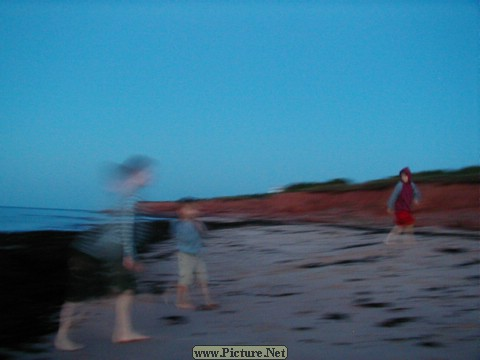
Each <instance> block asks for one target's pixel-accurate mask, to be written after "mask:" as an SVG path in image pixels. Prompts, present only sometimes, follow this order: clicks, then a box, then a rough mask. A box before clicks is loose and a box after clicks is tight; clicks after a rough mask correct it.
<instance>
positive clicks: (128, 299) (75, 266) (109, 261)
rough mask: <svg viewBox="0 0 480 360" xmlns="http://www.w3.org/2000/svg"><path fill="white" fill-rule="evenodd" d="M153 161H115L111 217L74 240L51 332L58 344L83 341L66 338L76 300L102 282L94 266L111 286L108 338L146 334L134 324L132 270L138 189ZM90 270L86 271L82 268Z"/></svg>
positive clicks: (135, 266)
mask: <svg viewBox="0 0 480 360" xmlns="http://www.w3.org/2000/svg"><path fill="white" fill-rule="evenodd" d="M151 166H152V161H151V160H150V159H149V158H147V157H144V156H134V157H131V158H129V159H127V160H126V161H125V162H123V163H122V164H120V165H117V166H115V168H114V169H113V170H112V172H111V174H110V188H111V190H113V191H114V192H115V194H116V195H117V197H118V199H117V205H116V206H115V207H114V208H113V209H111V211H110V212H111V215H112V219H111V221H109V222H108V224H107V225H104V226H102V227H100V228H99V229H97V230H96V231H94V232H89V233H88V235H87V236H84V237H83V238H80V239H79V240H78V241H76V242H75V243H74V245H73V247H74V249H73V253H74V255H73V256H72V258H71V260H70V283H69V290H68V291H67V298H66V302H65V303H64V305H63V306H62V309H61V311H60V324H59V329H58V332H57V335H56V337H55V347H56V348H57V349H59V350H66V351H73V350H79V349H81V348H82V347H83V346H82V345H81V344H78V343H76V342H74V341H72V340H71V339H70V337H69V332H70V329H71V326H72V321H73V317H74V313H75V310H76V307H77V305H78V304H79V302H81V301H82V300H85V297H86V296H88V295H91V294H92V291H90V290H91V287H92V285H93V286H94V287H95V285H98V283H102V281H101V279H97V278H95V277H94V276H89V275H91V274H92V269H102V271H101V272H103V273H105V272H106V273H107V276H106V278H107V280H108V282H109V284H108V285H109V289H110V290H111V291H112V292H113V293H114V294H115V296H116V301H115V325H114V330H113V335H112V341H113V342H115V343H125V342H132V341H141V340H146V339H148V338H149V337H147V336H145V335H142V334H140V333H138V332H136V331H134V330H133V327H132V321H131V306H132V303H133V298H134V293H135V285H136V280H135V273H136V272H138V271H141V270H142V266H141V264H140V263H139V262H138V261H137V256H136V248H135V242H134V225H135V206H136V203H137V201H138V198H137V192H138V190H140V189H141V188H143V187H144V186H146V185H148V184H149V183H150V181H151ZM92 234H93V235H92ZM88 271H90V273H89V274H86V273H87V272H88ZM100 278H101V276H100ZM97 280H100V281H98V282H97ZM92 282H93V283H97V284H92ZM89 288H90V289H89ZM87 294H88V295H87Z"/></svg>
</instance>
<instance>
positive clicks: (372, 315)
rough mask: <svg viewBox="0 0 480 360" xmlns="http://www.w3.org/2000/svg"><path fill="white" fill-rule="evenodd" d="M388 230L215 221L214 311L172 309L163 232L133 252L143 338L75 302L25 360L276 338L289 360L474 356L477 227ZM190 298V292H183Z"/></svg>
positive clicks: (170, 353) (182, 350) (104, 304)
mask: <svg viewBox="0 0 480 360" xmlns="http://www.w3.org/2000/svg"><path fill="white" fill-rule="evenodd" d="M387 231H388V229H378V228H377V229H355V228H345V227H335V226H326V225H315V224H306V225H295V224H294V225H271V226H258V225H254V226H244V227H238V228H218V229H217V230H212V231H211V233H210V235H211V237H210V238H209V239H208V240H207V244H208V248H207V254H206V260H207V264H208V267H209V273H210V278H211V283H210V285H211V291H212V295H213V296H214V298H215V300H217V301H218V302H219V303H220V304H221V307H220V308H219V309H217V310H213V311H186V310H179V309H177V308H176V307H175V306H174V301H175V296H174V295H175V293H174V292H175V288H174V287H175V281H176V274H177V268H176V258H175V256H174V255H173V252H172V249H173V248H174V244H173V242H172V240H167V241H164V242H161V243H158V244H154V245H151V247H150V250H149V251H148V252H147V253H145V254H143V255H142V257H143V261H144V264H145V266H146V271H145V272H144V273H143V274H142V275H141V276H140V278H139V288H140V292H141V294H139V295H138V296H137V299H136V302H135V304H134V309H133V318H134V324H135V327H136V329H137V330H139V331H141V332H143V333H145V334H148V335H151V336H152V339H151V340H149V341H145V342H139V343H131V344H122V345H114V344H112V343H111V342H110V338H111V330H112V327H113V305H112V302H111V301H110V300H105V299H104V300H98V301H93V302H90V303H88V304H86V305H85V306H84V307H83V310H84V317H83V319H82V320H81V321H80V322H79V323H78V325H77V326H76V327H75V329H74V330H73V332H72V338H73V339H74V340H76V341H78V342H81V343H83V344H85V345H86V347H85V349H83V350H80V351H77V352H73V353H68V352H59V351H56V350H55V349H53V347H52V345H51V342H52V340H53V334H51V335H50V336H47V337H46V338H45V339H44V340H45V342H44V343H43V344H41V345H39V348H40V349H41V350H43V351H42V352H40V353H38V354H37V355H32V354H30V355H29V354H25V353H23V354H21V356H20V358H28V359H31V358H33V359H180V360H182V359H192V348H193V347H194V346H195V345H285V346H287V348H288V359H302V360H308V359H320V358H322V359H378V358H382V359H405V358H410V359H413V358H415V359H478V358H479V356H480V342H479V340H478V339H480V297H479V295H480V294H479V292H480V286H479V284H480V253H479V250H480V247H479V236H478V232H451V231H448V230H441V229H433V228H423V229H418V233H417V241H416V243H415V244H407V243H402V242H396V243H394V244H392V245H388V246H387V245H385V244H384V243H383V240H384V238H385V236H386V232H387ZM193 295H194V300H195V301H196V302H197V303H201V296H200V291H199V289H198V288H195V289H194V291H193Z"/></svg>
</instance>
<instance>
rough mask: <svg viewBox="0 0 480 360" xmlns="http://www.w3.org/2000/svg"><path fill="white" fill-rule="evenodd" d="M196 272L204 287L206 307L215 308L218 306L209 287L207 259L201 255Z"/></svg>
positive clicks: (201, 285) (201, 286) (202, 287)
mask: <svg viewBox="0 0 480 360" xmlns="http://www.w3.org/2000/svg"><path fill="white" fill-rule="evenodd" d="M195 274H196V276H197V279H198V282H199V283H200V288H201V289H202V294H203V299H204V302H205V307H207V308H215V307H218V305H217V304H215V302H214V301H213V300H212V297H211V296H210V290H209V288H208V271H207V265H206V264H205V261H204V260H203V259H202V258H201V257H197V262H196V267H195Z"/></svg>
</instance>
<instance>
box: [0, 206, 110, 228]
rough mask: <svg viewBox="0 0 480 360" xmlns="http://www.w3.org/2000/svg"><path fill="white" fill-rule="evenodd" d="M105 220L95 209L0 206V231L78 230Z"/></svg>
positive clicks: (104, 216) (106, 217) (105, 217)
mask: <svg viewBox="0 0 480 360" xmlns="http://www.w3.org/2000/svg"><path fill="white" fill-rule="evenodd" d="M107 220H108V216H107V215H105V214H102V213H100V212H97V211H88V210H69V209H42V208H27V207H8V206H0V232H25V231H27V232H28V231H42V230H62V231H79V230H85V229H87V228H89V227H91V226H93V225H96V224H101V223H104V222H106V221H107Z"/></svg>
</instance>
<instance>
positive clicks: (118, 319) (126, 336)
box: [112, 290, 149, 343]
mask: <svg viewBox="0 0 480 360" xmlns="http://www.w3.org/2000/svg"><path fill="white" fill-rule="evenodd" d="M133 297H134V295H133V291H132V290H127V291H124V292H123V293H121V294H120V295H118V297H117V300H116V303H115V327H114V329H113V336H112V341H113V342H115V343H123V342H132V341H141V340H147V339H149V337H148V336H145V335H142V334H139V333H137V332H135V331H134V330H133V328H132V318H131V311H132V304H133Z"/></svg>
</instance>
